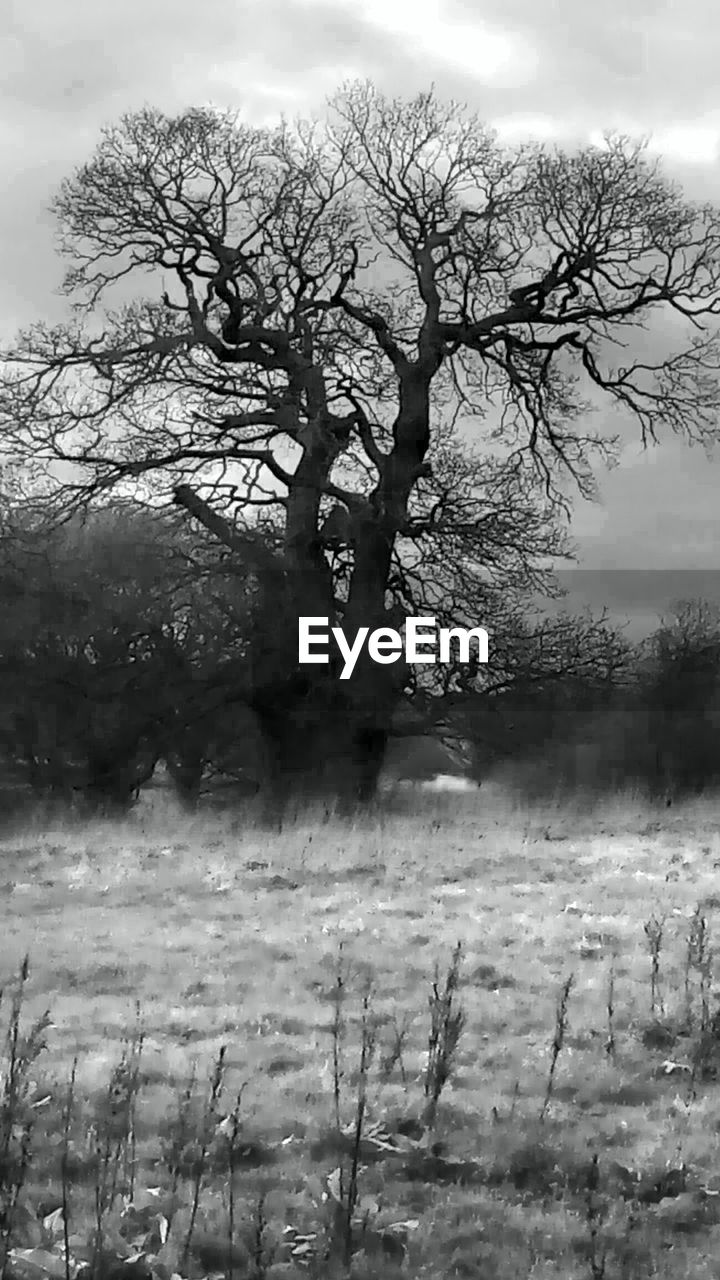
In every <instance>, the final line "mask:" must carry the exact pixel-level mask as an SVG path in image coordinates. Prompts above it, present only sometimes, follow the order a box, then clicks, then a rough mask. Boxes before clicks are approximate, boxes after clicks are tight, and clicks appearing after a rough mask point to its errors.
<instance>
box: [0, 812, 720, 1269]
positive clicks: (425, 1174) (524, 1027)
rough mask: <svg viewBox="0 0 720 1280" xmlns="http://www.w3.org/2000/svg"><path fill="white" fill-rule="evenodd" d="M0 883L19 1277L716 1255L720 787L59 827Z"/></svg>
mask: <svg viewBox="0 0 720 1280" xmlns="http://www.w3.org/2000/svg"><path fill="white" fill-rule="evenodd" d="M410 804H413V807H414V810H415V811H414V812H412V813H410V812H409V808H408V806H409V805H410ZM403 805H404V806H405V808H404V809H403V808H402V807H401V806H403ZM0 895H1V902H2V906H1V908H0V910H1V911H2V920H1V922H0V924H1V933H0V938H1V939H2V942H1V956H2V979H3V981H4V984H5V999H4V1001H3V1005H2V1009H3V1010H4V1013H5V1020H6V1025H7V1026H8V1027H9V1035H8V1041H7V1044H6V1046H5V1065H4V1067H2V1071H3V1087H4V1091H5V1095H4V1096H5V1101H4V1103H3V1102H1V1100H0V1106H1V1110H0V1195H2V1197H4V1217H3V1214H2V1212H0V1237H2V1238H3V1239H4V1241H5V1245H6V1246H7V1252H8V1258H9V1262H8V1264H7V1267H6V1274H10V1275H16V1276H20V1277H23V1278H24V1277H28V1280H35V1278H36V1277H39V1276H40V1275H42V1276H47V1275H57V1276H59V1277H62V1276H65V1275H66V1274H67V1273H68V1272H69V1274H70V1275H74V1274H75V1272H76V1267H77V1264H82V1263H83V1262H84V1265H85V1270H84V1272H81V1274H83V1275H86V1276H87V1275H90V1273H91V1272H94V1274H95V1275H96V1276H100V1275H110V1276H112V1277H113V1280H120V1278H121V1277H123V1276H126V1277H127V1280H142V1277H143V1276H149V1275H151V1274H154V1275H156V1276H158V1277H160V1280H170V1277H171V1276H172V1275H173V1274H182V1275H183V1276H191V1277H199V1276H207V1275H217V1276H235V1277H241V1276H245V1275H252V1276H258V1277H264V1276H268V1277H275V1276H293V1275H296V1274H297V1275H307V1274H317V1275H330V1274H343V1272H345V1271H348V1270H351V1271H352V1273H353V1274H357V1275H365V1276H390V1275H394V1274H396V1273H397V1274H402V1275H408V1276H411V1277H416V1276H417V1277H419V1276H477V1277H483V1280H492V1278H494V1277H497V1278H498V1280H506V1278H507V1280H515V1278H517V1277H526V1276H528V1277H529V1276H532V1277H536V1278H537V1280H540V1278H543V1280H544V1278H546V1277H558V1278H560V1277H562V1278H563V1280H570V1278H571V1277H572V1278H573V1280H574V1278H576V1277H577V1278H584V1277H599V1276H604V1277H606V1280H614V1278H615V1277H627V1278H628V1280H630V1278H632V1280H640V1278H641V1277H645V1276H662V1277H665V1276H667V1277H670V1276H673V1277H674V1276H686V1277H690V1278H692V1280H695V1278H697V1280H700V1278H701V1277H718V1276H720V1159H719V1158H718V1157H719V1151H718V1147H719V1144H720V1105H719V1103H720V1084H719V1083H716V1074H717V1070H720V1016H719V1017H718V1018H717V1019H715V1014H716V1006H717V1000H716V998H715V995H714V989H715V985H716V973H715V969H714V964H713V951H714V945H715V941H716V938H717V936H718V935H717V930H716V927H715V926H716V920H717V919H718V909H719V908H720V814H716V813H715V812H714V806H713V805H712V804H711V803H709V802H705V803H704V804H703V803H700V802H698V803H697V804H694V805H687V806H679V807H675V808H673V809H669V810H665V809H662V811H654V812H653V811H650V810H648V809H647V808H643V807H642V805H641V804H640V803H637V804H635V803H633V802H631V801H628V800H620V799H618V800H617V801H616V802H613V803H605V804H603V805H601V806H598V807H595V808H594V809H592V810H591V809H590V807H589V806H588V805H584V806H583V805H581V804H579V803H578V804H576V805H565V806H564V807H560V806H558V807H556V808H552V807H547V808H540V807H535V808H532V809H530V808H527V807H525V808H524V807H523V806H522V805H520V804H518V803H511V802H510V801H509V800H508V798H507V797H506V796H503V795H502V794H501V793H499V792H498V793H493V792H492V789H490V791H489V792H488V791H486V790H485V789H482V790H481V792H480V794H479V796H478V797H474V796H465V795H451V796H447V797H444V796H424V797H422V799H417V800H412V798H411V797H408V796H406V797H404V798H403V799H402V801H400V800H398V801H397V802H396V803H395V804H393V803H392V802H388V804H387V806H386V809H385V810H384V811H379V812H378V813H377V814H376V815H375V816H374V817H373V818H371V819H368V820H366V821H364V822H363V823H362V824H360V823H350V822H341V821H340V820H334V819H330V820H327V821H320V820H319V819H318V820H313V818H312V815H306V816H305V817H302V818H298V820H297V821H296V822H295V823H291V824H289V825H288V826H287V827H285V829H283V830H282V831H279V832H276V833H269V832H268V831H266V830H260V829H259V828H253V827H252V826H250V827H245V828H244V829H243V827H241V825H240V823H239V822H237V821H235V822H233V821H231V820H230V819H222V818H219V817H218V818H212V817H202V818H198V819H196V820H187V819H180V818H179V817H178V816H177V815H173V813H172V812H171V811H169V810H168V811H167V812H165V813H162V812H155V813H150V814H146V815H144V816H143V814H142V813H140V814H137V815H136V816H134V817H132V818H131V819H128V821H127V822H126V823H125V824H124V825H117V824H116V825H112V824H109V823H108V824H103V823H97V824H96V825H93V826H91V827H85V828H83V829H81V830H80V829H77V830H72V829H70V828H69V827H68V828H65V829H62V828H60V827H58V828H57V829H54V830H50V829H47V828H44V829H43V828H41V827H40V826H38V827H37V829H35V830H26V831H24V832H20V833H19V832H15V833H14V834H13V835H12V836H10V835H6V836H5V837H4V838H3V839H2V841H1V842H0ZM458 943H460V944H461V949H460V952H459V954H458V952H457V950H456V948H457V944H458ZM25 955H28V956H29V976H28V978H27V980H26V981H25V982H24V983H23V982H22V975H20V978H18V973H19V971H20V970H21V966H22V962H23V958H24V957H25ZM448 978H449V985H448ZM434 980H436V985H435V988H434V989H433V981H434ZM18 983H19V985H20V986H21V987H22V988H23V990H22V992H21V993H20V992H19V986H18ZM719 989H720V988H719ZM45 1010H49V1012H50V1018H51V1025H50V1026H48V1027H47V1029H46V1030H44V1031H43V1028H42V1023H41V1024H40V1026H39V1028H38V1031H37V1034H36V1035H35V1036H34V1037H33V1034H32V1027H33V1024H36V1023H37V1020H38V1019H41V1017H42V1015H43V1013H44V1011H45ZM433 1028H434V1030H433ZM429 1038H433V1047H432V1051H431V1052H429V1050H428V1042H429ZM43 1041H44V1042H45V1045H46V1047H44V1048H41V1046H42V1042H43ZM75 1059H76V1065H75V1067H74V1068H73V1063H74V1060H75ZM73 1069H74V1074H75V1082H74V1086H73V1088H72V1089H70V1085H69V1081H70V1079H71V1075H72V1074H73ZM193 1071H194V1072H195V1077H196V1085H195V1086H194V1088H191V1086H190V1084H189V1081H190V1080H191V1076H192V1073H193ZM446 1075H447V1077H448V1078H447V1081H445V1079H444V1077H445V1076H446ZM24 1089H25V1090H26V1096H25V1097H23V1096H22V1095H23V1090H24ZM191 1095H192V1096H191ZM238 1095H240V1097H239V1102H238ZM433 1098H436V1099H438V1100H437V1107H436V1108H435V1107H434V1106H433ZM11 1113H14V1114H11ZM338 1170H339V1171H340V1172H338ZM120 1192H123V1193H124V1195H121V1194H120ZM116 1193H117V1194H116ZM63 1197H64V1199H65V1202H66V1220H67V1224H68V1225H67V1241H66V1240H65V1229H64V1227H63V1223H62V1213H60V1212H57V1211H58V1210H59V1207H60V1206H61V1204H62V1203H63ZM2 1204H3V1200H0V1207H1V1206H2ZM13 1204H14V1206H15V1207H14V1210H13V1209H12V1206H13ZM11 1210H12V1213H11ZM11 1217H12V1223H11V1224H10V1218H11ZM3 1223H4V1224H5V1225H4V1227H3ZM9 1224H10V1225H9ZM11 1228H12V1236H11V1238H9V1237H10V1229H11ZM98 1230H99V1232H100V1237H101V1238H99V1236H98ZM188 1234H190V1236H191V1239H190V1243H189V1245H187V1248H186V1247H185V1246H186V1244H187V1242H188ZM231 1237H232V1250H229V1247H228V1241H229V1239H230V1238H231ZM65 1243H67V1245H68V1250H69V1256H68V1261H67V1268H66V1262H65V1260H64V1256H63V1248H64V1245H65ZM1 1260H2V1248H1V1247H0V1261H1Z"/></svg>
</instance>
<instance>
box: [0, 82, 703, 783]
mask: <svg viewBox="0 0 720 1280" xmlns="http://www.w3.org/2000/svg"><path fill="white" fill-rule="evenodd" d="M54 212H55V215H56V217H57V219H58V223H59V227H60V233H61V248H62V252H63V253H64V254H65V255H66V256H67V257H68V259H69V262H70V267H69V270H68V273H67V277H66V282H65V288H66V290H67V293H68V295H69V296H70V297H71V298H72V299H73V302H74V303H75V306H76V310H75V313H74V317H73V319H72V321H71V322H70V323H68V324H65V325H60V326H55V327H50V326H47V325H44V324H38V325H36V326H34V327H31V328H30V329H29V330H28V331H26V332H25V333H23V334H22V335H20V337H19V339H18V341H17V344H16V346H15V347H14V349H13V350H12V351H10V352H7V353H6V357H5V360H4V375H3V386H2V392H1V393H0V395H1V400H0V413H1V414H2V423H3V431H4V434H5V439H6V442H7V445H8V447H11V448H12V449H13V451H14V453H15V456H16V457H18V458H20V459H21V458H22V457H27V458H30V457H32V459H33V463H34V465H35V466H37V465H39V464H40V463H41V462H42V460H43V459H44V460H46V461H47V462H48V463H50V464H51V469H50V471H49V473H48V477H47V481H46V483H47V484H48V485H49V486H52V485H54V486H55V490H56V498H57V501H58V502H59V503H60V504H62V508H63V510H68V509H71V508H72V506H73V505H77V504H82V503H85V502H88V501H90V500H95V501H102V499H103V495H106V494H107V493H108V492H109V491H118V492H120V493H125V492H128V491H129V492H132V493H133V494H134V495H135V497H136V498H138V500H145V501H148V502H152V503H159V502H162V501H163V500H167V501H171V500H174V501H175V503H176V504H178V505H179V506H180V507H181V508H184V510H185V511H186V512H187V513H188V516H189V517H190V518H192V519H193V520H197V521H199V522H200V523H201V525H203V526H204V527H205V528H206V529H207V530H209V531H210V532H211V533H212V534H213V535H214V536H215V537H216V538H217V539H218V541H219V543H220V544H222V545H224V546H225V547H226V548H228V549H230V550H231V551H232V553H233V555H234V556H236V557H237V559H238V560H239V561H240V562H242V563H243V564H244V566H245V567H246V569H247V571H249V572H251V573H252V574H253V575H254V577H255V580H256V582H257V585H258V590H259V592H260V594H261V597H262V605H261V608H260V609H259V611H258V618H259V619H260V620H261V621H260V622H258V625H257V631H256V643H255V647H254V650H253V652H252V654H251V660H250V661H249V664H248V668H247V671H248V674H247V689H246V690H245V691H244V694H245V693H246V694H247V702H248V705H249V706H250V707H251V709H252V711H253V713H254V714H255V715H257V717H258V718H259V721H260V723H261V724H262V726H263V732H264V734H265V736H266V739H267V742H268V746H269V754H270V758H271V759H272V761H273V776H274V777H275V780H276V783H277V785H278V787H279V789H280V790H282V792H283V793H284V794H287V793H288V792H289V791H291V790H292V789H293V787H294V786H299V787H302V788H308V787H309V786H311V785H313V784H314V785H316V786H319V787H321V788H322V789H323V790H337V791H347V792H348V793H350V794H352V795H367V794H369V792H370V791H371V790H372V788H373V785H374V782H375V779H376V776H377V771H378V768H379V765H380V762H381V759H382V754H383V750H384V746H385V743H386V740H387V735H388V733H389V730H390V727H391V721H392V715H393V710H394V708H395V707H396V706H397V703H398V698H399V697H400V695H401V693H402V690H403V689H404V688H405V687H406V685H407V683H408V680H409V679H410V678H411V673H409V672H408V670H407V667H406V666H405V664H404V663H402V662H398V663H396V664H395V665H386V666H380V665H377V664H375V663H373V662H372V661H371V660H370V659H369V658H368V657H367V656H364V657H363V658H362V659H361V661H360V662H359V663H358V664H357V667H356V670H355V673H354V676H353V678H352V679H351V680H349V681H339V680H338V667H337V665H336V664H335V662H334V661H331V662H330V663H329V664H328V665H327V666H325V667H323V666H312V667H310V666H304V667H300V666H299V664H298V653H297V618H298V616H300V615H313V616H320V617H327V618H328V619H329V620H330V622H331V624H333V623H335V624H338V625H342V627H343V629H344V631H345V632H346V635H347V636H348V638H349V639H350V640H352V638H353V637H354V636H355V634H356V633H357V630H358V628H359V627H362V626H367V627H370V628H371V629H372V628H374V627H378V626H388V625H390V626H398V625H399V624H401V623H402V621H403V619H404V617H406V616H407V614H408V612H409V611H410V610H412V611H419V612H427V613H430V614H435V615H437V616H440V614H442V613H444V614H445V615H448V616H449V615H452V616H453V618H454V620H455V621H460V622H462V621H471V622H472V623H473V624H475V623H476V622H478V621H482V622H483V623H485V624H486V625H487V626H488V629H489V630H490V631H491V633H492V625H493V619H492V618H482V619H478V617H477V609H478V601H480V602H482V601H483V600H484V599H486V600H488V601H489V602H490V603H492V602H493V601H497V600H498V598H502V599H506V600H514V601H515V602H517V601H519V600H520V599H521V598H522V596H523V593H527V591H528V590H529V589H531V588H539V587H542V586H543V584H544V585H547V583H548V573H547V570H546V568H545V566H546V565H547V564H548V563H549V560H550V558H551V557H554V556H557V555H560V554H563V553H565V552H566V551H567V544H566V542H565V535H564V528H563V516H564V514H565V513H566V511H567V508H568V503H569V493H568V483H567V482H568V479H570V480H572V481H573V482H574V484H575V486H576V488H578V489H579V491H580V493H581V494H583V495H585V496H591V495H592V494H593V492H594V484H593V467H594V466H595V465H596V464H597V463H598V462H602V461H603V459H604V458H606V457H608V456H609V455H611V454H612V451H613V441H612V440H611V439H610V437H609V435H608V434H607V432H606V431H605V432H603V431H600V432H596V433H593V432H592V431H591V430H590V429H589V427H588V425H587V424H588V417H589V414H590V411H591V409H593V408H595V407H598V405H600V404H602V402H603V400H605V402H606V403H608V404H609V405H611V406H614V407H615V409H616V410H618V411H619V422H620V424H621V425H623V426H626V425H627V424H628V423H632V421H634V423H635V424H636V425H637V427H638V428H639V431H640V434H641V437H642V439H643V441H645V442H647V441H650V440H655V439H656V436H657V433H658V431H659V429H660V428H661V427H662V426H666V427H668V428H670V429H672V430H674V431H677V432H680V433H682V434H684V435H686V436H689V437H692V438H694V439H700V440H710V439H712V438H714V436H715V434H716V421H717V409H718V399H719V397H718V383H717V377H716V374H717V366H718V342H717V336H716V332H715V328H714V316H715V314H716V311H717V307H718V284H719V282H720V258H719V256H718V248H719V246H720V219H719V217H718V213H717V211H716V210H715V209H714V208H712V207H710V206H698V205H692V204H689V203H687V202H686V201H685V200H684V198H683V196H682V194H681V192H680V191H679V190H678V189H677V188H676V187H675V186H673V185H672V184H671V183H670V182H668V181H667V180H666V179H665V178H664V177H663V175H662V173H661V172H660V170H659V169H658V167H657V165H656V164H654V163H652V162H651V160H649V159H648V157H647V155H646V154H645V153H644V151H643V148H642V147H641V146H638V145H635V144H634V143H631V142H629V141H627V140H624V139H622V138H616V137H608V138H607V139H606V141H605V143H604V144H603V145H601V146H598V147H591V148H586V149H583V150H579V151H577V152H574V153H572V154H565V153H563V152H561V151H556V150H548V149H546V148H543V147H538V146H535V145H532V146H521V147H517V148H512V149H503V148H502V147H500V146H499V145H498V143H497V141H496V139H495V137H494V136H493V134H492V133H491V132H490V131H489V130H488V129H486V128H485V127H483V126H482V124H480V123H479V122H478V121H477V119H476V118H475V117H473V116H472V115H470V114H469V113H468V112H467V111H466V110H465V109H464V108H462V107H459V106H458V105H457V104H454V103H450V104H443V103H442V102H440V101H438V100H437V98H436V96H435V94H434V93H433V92H432V91H431V92H429V93H422V94H420V95H418V96H417V97H416V98H414V99H413V100H412V101H409V102H407V101H395V100H393V101H389V100H387V99H386V98H384V97H383V96H382V95H381V94H379V93H378V92H376V91H375V90H374V89H373V87H372V86H371V85H369V84H359V83H353V84H350V85H347V86H345V87H344V88H343V89H342V90H341V91H340V92H339V93H338V94H337V95H336V96H335V97H334V99H333V100H332V101H331V103H330V104H329V110H328V113H327V116H326V118H324V119H323V120H322V121H316V122H308V121H299V122H297V123H296V124H294V125H291V124H288V123H287V122H283V123H282V124H281V125H280V126H279V127H278V128H277V129H272V130H269V129H254V128H251V127H249V126H248V125H246V124H244V123H242V122H240V121H239V120H238V119H237V118H236V117H235V116H233V115H231V114H227V113H221V112H216V111H213V110H210V109H202V110H190V111H187V112H185V113H183V114H182V115H179V116H177V117H168V116H166V115H163V114H162V113H161V112H159V111H155V110H149V109H147V110H142V111H140V112H137V113H134V114H131V115H128V116H125V117H124V118H123V119H122V120H121V121H120V123H119V124H118V125H117V126H115V127H111V128H108V129H106V130H105V131H104V133H103V136H102V139H101V141H100V143H99V146H98V148H97V150H96V152H95V154H94V155H93V157H92V158H91V159H90V160H89V162H88V163H87V164H85V165H84V166H83V167H81V168H80V169H79V170H78V171H77V173H76V174H75V175H74V176H72V177H71V178H69V179H68V180H67V181H66V182H65V183H64V185H63V187H62V188H61V190H60V193H59V195H58V197H57V199H56V200H55V203H54ZM141 290H142V291H144V292H143V294H142V296H141ZM128 299H129V300H128ZM664 315H666V316H668V317H670V320H669V321H668V322H667V323H665V322H664V321H663V316H664ZM651 324H652V325H655V324H660V325H662V326H663V327H661V328H655V329H652V328H651V327H650V326H651ZM644 326H645V327H647V328H648V332H647V334H646V335H645V338H644V339H643V341H640V338H639V337H638V332H639V331H640V330H642V329H643V327H644ZM633 344H635V345H634V346H633ZM633 350H635V351H636V352H637V354H636V355H633ZM653 350H655V351H657V353H658V354H657V355H656V356H654V355H653V354H652V351H653ZM618 353H620V354H619V355H618ZM618 360H619V361H620V363H618ZM468 440H471V441H473V442H474V445H473V447H472V448H471V447H470V446H469V445H468V444H467V443H466V442H467V441H468ZM58 463H62V464H64V465H63V466H61V467H58ZM338 508H341V509H343V510H344V512H345V513H346V515H345V516H344V517H343V518H342V520H341V521H338V518H337V517H335V518H334V519H332V520H331V521H330V528H329V529H328V525H327V523H326V521H327V519H328V517H329V516H330V515H331V513H332V512H334V511H337V510H338ZM341 526H342V527H341ZM491 588H494V590H495V594H494V595H493V594H492V591H491ZM488 591H490V594H489V595H488V594H487V593H488ZM498 592H502V596H501V597H499V596H498ZM483 593H485V594H483Z"/></svg>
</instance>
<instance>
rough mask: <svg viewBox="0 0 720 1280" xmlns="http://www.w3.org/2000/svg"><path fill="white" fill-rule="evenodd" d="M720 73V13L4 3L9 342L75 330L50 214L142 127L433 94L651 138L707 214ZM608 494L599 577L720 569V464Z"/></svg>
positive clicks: (417, 0)
mask: <svg viewBox="0 0 720 1280" xmlns="http://www.w3.org/2000/svg"><path fill="white" fill-rule="evenodd" d="M480 14H482V17H480ZM718 67H720V9H718V6H717V0H603V3H602V4H598V3H597V0H592V2H590V0H484V2H483V3H482V4H479V3H478V0H408V2H407V3H401V2H400V0H202V3H201V4H198V3H197V0H122V2H118V0H31V2H30V0H2V2H1V3H0V158H1V162H2V171H3V177H4V183H3V200H2V205H1V206H0V242H1V243H2V246H3V254H2V258H1V259H0V338H2V339H6V338H7V337H9V336H10V334H11V332H12V331H13V329H14V328H15V327H16V326H17V325H19V324H22V323H25V322H27V321H30V320H33V319H37V318H40V317H46V318H50V319H52V318H56V317H59V316H60V315H61V314H62V311H61V303H60V302H59V300H58V299H57V298H56V297H54V296H53V291H54V290H55V288H56V286H57V284H58V282H59V277H60V268H59V265H58V262H57V259H56V258H55V257H54V253H53V238H52V223H51V221H50V219H49V217H48V215H47V213H46V212H45V206H46V204H47V201H48V199H49V196H50V194H51V192H52V191H53V189H54V188H55V186H56V185H57V183H58V182H59V181H60V179H61V178H62V177H63V176H64V175H65V174H67V173H69V172H70V171H71V170H72V169H73V167H74V166H75V165H77V164H78V163H80V162H81V161H82V160H83V159H84V158H85V157H86V156H88V155H89V153H90V151H91V149H92V147H93V145H94V142H95V140H96V138H97V134H98V130H99V128H100V126H101V125H102V124H103V123H105V122H110V121H112V120H114V119H116V118H117V116H118V115H119V114H120V113H121V112H122V111H124V110H128V109H133V108H137V107H139V106H141V105H143V104H144V103H150V104H153V105H157V106H160V107H162V108H164V109H166V110H174V109H180V108H182V107H184V106H188V105H193V104H199V103H205V102H214V103H217V104H218V105H222V106H233V107H240V108H242V109H243V110H244V111H245V112H246V114H247V117H248V118H249V119H251V120H253V121H256V122H258V123H262V122H265V121H267V122H271V121H272V120H274V119H275V118H276V117H277V115H278V114H279V112H280V111H282V110H285V111H286V112H288V113H290V114H293V113H294V112H295V111H300V112H302V111H306V110H307V111H313V110H317V109H321V108H322V104H323V100H324V98H325V96H326V95H327V94H328V93H331V92H332V91H333V90H334V89H335V88H336V87H337V86H338V85H339V83H340V82H341V81H342V80H343V79H344V78H346V77H348V76H362V77H365V76H370V77H371V78H372V79H374V80H375V82H376V83H377V85H378V86H379V87H380V88H381V89H383V90H385V91H390V92H393V93H400V94H405V93H408V94H412V93H414V92H415V91H417V90H418V89H421V88H427V87H428V86H429V84H430V82H431V81H434V82H435V84H436V86H437V89H438V91H439V93H440V94H442V95H443V96H448V97H450V96H452V97H455V98H459V99H461V100H463V101H466V102H468V103H469V104H470V105H471V106H472V107H473V108H476V109H478V110H480V111H481V112H482V114H483V115H484V116H485V117H486V118H487V119H488V120H490V121H491V122H492V123H494V124H495V125H496V126H497V127H498V129H499V130H500V131H501V133H503V132H504V133H505V134H506V136H508V137H512V138H515V137H523V136H528V135H531V134H532V135H534V136H540V137H547V138H563V137H568V138H579V137H582V138H592V137H593V135H595V134H597V132H598V131H601V130H602V129H604V128H607V127H619V128H621V129H624V130H629V131H637V132H642V133H648V132H651V133H652V134H653V145H654V146H655V147H656V148H657V149H658V150H659V151H660V152H661V153H662V154H663V155H664V156H665V158H666V162H667V165H668V167H669V168H670V169H671V171H672V173H673V174H674V176H676V177H678V178H679V179H680V180H681V181H682V182H683V183H684V185H685V186H686V188H687V191H688V194H689V195H691V196H693V197H697V196H700V197H711V198H713V199H715V198H717V199H718V200H719V201H720V168H719V159H720V75H719V73H718ZM601 484H602V493H603V504H602V505H601V506H598V507H595V508H593V507H590V506H587V505H584V506H583V507H582V508H578V512H577V516H576V520H575V525H574V528H575V531H576V535H577V537H578V539H579V543H580V550H581V563H582V564H583V565H584V566H586V567H590V568H592V567H596V566H598V567H604V568H615V567H623V568H628V567H638V568H641V567H647V568H654V569H661V568H673V569H678V568H679V569H682V568H703V569H707V568H720V555H719V554H718V552H719V551H720V500H719V499H720V448H718V459H717V461H708V459H707V458H706V456H705V454H704V453H703V452H702V451H701V450H698V449H694V450H690V449H688V448H686V447H684V446H682V445H680V444H678V443H675V442H673V441H672V440H669V441H668V442H667V443H666V444H665V445H663V447H662V448H661V449H660V450H657V451H654V452H653V453H651V454H649V455H643V454H642V452H641V450H640V448H639V445H638V444H637V443H631V444H629V445H628V448H627V450H626V454H625V456H624V458H623V463H622V466H621V467H620V468H619V469H617V470H616V471H614V472H613V473H611V474H609V475H606V476H604V477H603V478H602V481H601Z"/></svg>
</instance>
